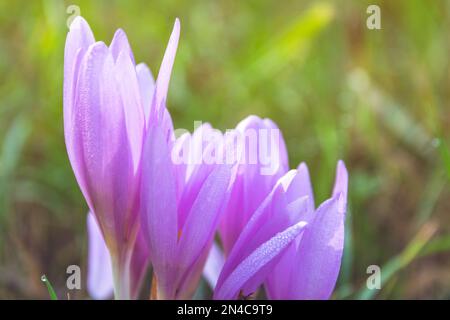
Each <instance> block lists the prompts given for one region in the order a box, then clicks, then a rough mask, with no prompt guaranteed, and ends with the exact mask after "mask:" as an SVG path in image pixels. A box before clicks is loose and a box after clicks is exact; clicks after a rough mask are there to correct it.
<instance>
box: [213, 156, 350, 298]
mask: <svg viewBox="0 0 450 320" xmlns="http://www.w3.org/2000/svg"><path fill="white" fill-rule="evenodd" d="M347 185H348V176H347V171H346V169H345V166H344V163H343V162H342V161H339V163H338V167H337V175H336V182H335V186H334V189H333V195H332V197H331V198H330V199H329V200H327V201H325V202H324V203H322V205H320V206H319V208H318V209H317V210H314V198H313V193H312V188H311V183H310V180H309V174H308V170H307V168H306V165H305V164H300V166H299V167H298V169H297V170H292V171H289V172H288V173H286V174H285V175H284V176H283V177H282V178H281V179H280V180H279V181H278V182H277V184H276V186H275V187H274V189H273V190H272V192H271V193H270V194H269V195H268V196H267V197H266V199H265V200H264V201H263V203H262V204H261V205H260V207H259V208H258V209H257V210H256V211H255V213H254V214H253V215H252V217H251V218H250V220H249V222H248V224H247V225H246V226H245V228H244V229H243V231H242V233H241V235H240V236H239V238H238V240H237V241H236V244H235V245H234V247H233V249H232V251H231V253H230V255H229V257H228V259H227V261H226V262H225V264H224V266H223V269H222V271H221V274H220V277H219V280H218V282H217V285H216V288H215V290H214V297H215V298H216V299H236V298H239V297H246V296H248V295H251V294H253V293H255V292H256V290H257V289H258V287H259V286H260V285H261V284H263V283H265V286H266V292H267V294H268V297H269V298H270V299H328V298H329V297H330V295H331V293H332V290H333V288H334V286H335V283H336V279H337V276H338V273H339V269H340V264H341V257H342V251H343V246H344V221H345V212H346V205H347V203H346V202H347Z"/></svg>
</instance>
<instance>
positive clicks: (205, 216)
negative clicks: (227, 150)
mask: <svg viewBox="0 0 450 320" xmlns="http://www.w3.org/2000/svg"><path fill="white" fill-rule="evenodd" d="M229 180H230V168H229V167H228V166H226V165H221V166H217V167H216V168H215V169H214V170H213V171H212V172H211V174H210V175H209V176H208V177H207V178H206V180H205V182H204V183H203V185H202V187H201V189H200V191H199V193H198V196H197V198H196V199H195V201H194V203H193V205H192V207H191V210H190V213H189V215H188V216H187V219H186V222H185V224H184V226H183V229H182V232H181V237H180V240H179V244H178V254H177V264H178V265H179V266H181V267H182V268H188V267H189V266H190V265H191V264H192V263H193V262H194V260H196V259H197V258H198V256H199V255H200V254H201V252H202V250H204V249H205V248H206V245H207V244H208V243H209V242H210V240H211V239H212V238H213V236H214V233H215V230H216V227H217V224H218V221H219V217H220V215H219V214H220V212H221V208H222V204H223V200H224V198H225V196H226V190H227V187H228V183H229Z"/></svg>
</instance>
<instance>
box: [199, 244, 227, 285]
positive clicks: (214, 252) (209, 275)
mask: <svg viewBox="0 0 450 320" xmlns="http://www.w3.org/2000/svg"><path fill="white" fill-rule="evenodd" d="M224 264H225V257H224V255H223V252H222V250H221V249H220V247H219V246H218V245H217V243H215V242H213V244H212V246H211V249H210V251H209V255H208V259H207V260H206V263H205V268H204V269H203V276H204V277H205V279H206V281H207V282H208V284H209V286H210V287H211V289H213V290H214V288H215V287H216V284H217V280H218V279H219V275H220V271H221V270H222V268H223V265H224Z"/></svg>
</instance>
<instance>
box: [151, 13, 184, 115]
mask: <svg viewBox="0 0 450 320" xmlns="http://www.w3.org/2000/svg"><path fill="white" fill-rule="evenodd" d="M179 38H180V20H178V18H177V19H175V24H174V26H173V31H172V34H171V35H170V39H169V43H168V44H167V48H166V52H165V53H164V58H163V61H162V63H161V67H160V69H159V73H158V78H157V80H156V89H155V98H154V100H155V101H154V104H155V108H156V109H155V111H156V114H157V116H158V117H159V115H160V109H161V106H162V105H164V106H165V102H166V100H167V91H168V89H169V81H170V75H171V73H172V67H173V63H174V61H175V55H176V53H177V47H178V39H179Z"/></svg>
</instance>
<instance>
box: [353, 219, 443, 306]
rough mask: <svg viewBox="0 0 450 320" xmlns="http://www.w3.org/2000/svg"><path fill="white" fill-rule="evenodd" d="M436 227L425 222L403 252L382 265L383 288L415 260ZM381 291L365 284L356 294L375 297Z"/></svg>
mask: <svg viewBox="0 0 450 320" xmlns="http://www.w3.org/2000/svg"><path fill="white" fill-rule="evenodd" d="M436 229H437V226H436V225H435V224H432V223H427V224H425V225H424V226H423V227H422V228H421V229H420V230H419V232H418V233H417V234H416V236H415V237H414V238H413V239H412V240H411V242H410V243H409V244H408V246H407V247H406V248H405V249H404V250H403V251H402V253H400V254H399V255H398V256H396V257H394V258H392V259H391V260H389V261H388V262H387V263H386V264H385V265H384V266H383V267H381V288H383V287H384V286H386V285H387V284H388V283H389V281H390V280H392V279H393V278H394V276H395V275H396V274H397V273H398V272H399V271H400V270H402V269H404V268H405V267H406V266H408V265H409V264H410V263H411V262H412V261H414V259H415V258H416V257H419V256H420V253H421V251H422V249H423V248H424V247H425V245H426V244H427V243H428V242H429V241H430V239H431V237H432V236H433V235H434V233H435V232H436ZM381 290H382V289H381ZM379 292H380V290H374V289H369V288H367V287H366V286H364V287H363V288H362V289H360V291H359V292H358V293H357V294H356V299H360V300H369V299H373V298H374V297H375V296H376V295H377V294H378V293H379Z"/></svg>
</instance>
